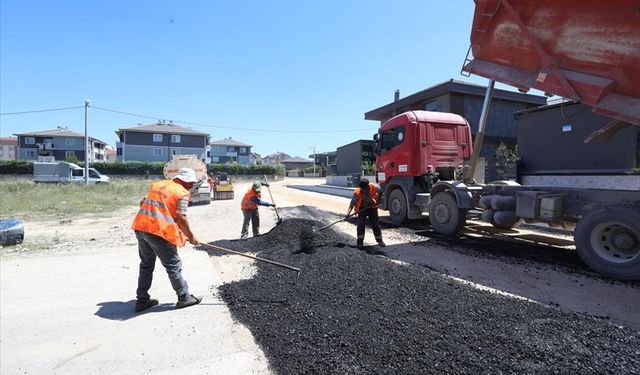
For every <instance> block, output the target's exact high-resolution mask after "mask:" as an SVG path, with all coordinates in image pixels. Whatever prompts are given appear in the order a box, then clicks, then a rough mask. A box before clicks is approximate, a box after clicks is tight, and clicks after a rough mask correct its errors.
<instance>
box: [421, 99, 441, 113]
mask: <svg viewBox="0 0 640 375" xmlns="http://www.w3.org/2000/svg"><path fill="white" fill-rule="evenodd" d="M439 104H440V103H439V102H438V100H432V101H430V102H429V103H426V104H425V105H424V110H425V111H432V112H438V110H439V109H440V105H439Z"/></svg>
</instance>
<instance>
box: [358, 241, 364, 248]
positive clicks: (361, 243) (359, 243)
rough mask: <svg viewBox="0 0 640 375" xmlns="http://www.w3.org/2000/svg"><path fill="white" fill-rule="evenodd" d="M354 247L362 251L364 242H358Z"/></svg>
mask: <svg viewBox="0 0 640 375" xmlns="http://www.w3.org/2000/svg"><path fill="white" fill-rule="evenodd" d="M356 246H358V249H360V250H362V249H364V241H363V240H358V242H357V244H356Z"/></svg>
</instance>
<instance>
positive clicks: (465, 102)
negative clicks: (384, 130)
mask: <svg viewBox="0 0 640 375" xmlns="http://www.w3.org/2000/svg"><path fill="white" fill-rule="evenodd" d="M485 91H486V87H485V86H482V85H476V84H472V83H467V82H462V81H455V80H450V81H446V82H443V83H440V84H437V85H435V86H432V87H430V88H428V89H426V90H423V91H420V92H417V93H415V94H412V95H409V96H407V97H404V98H402V99H400V92H399V91H396V93H395V97H394V101H393V102H391V103H389V104H385V105H383V106H382V107H379V108H376V109H373V110H371V111H369V112H367V113H365V114H364V118H365V120H376V121H379V122H380V124H382V123H384V122H385V121H387V120H389V119H390V118H392V117H394V116H396V115H399V114H401V113H403V112H406V111H411V110H425V111H435V112H450V113H456V114H458V115H460V116H462V117H464V118H465V119H466V120H467V121H468V122H469V125H470V126H471V132H472V134H473V135H474V136H475V134H476V133H477V131H478V122H479V120H480V113H481V112H482V103H483V101H484V94H485ZM545 104H546V97H544V96H538V95H530V94H522V93H519V92H513V91H507V90H499V89H496V90H494V91H493V100H492V101H491V111H490V112H489V117H488V120H487V126H486V129H485V137H484V142H483V147H482V150H481V152H480V156H483V157H485V158H486V160H487V163H488V164H492V163H493V161H494V159H495V153H494V151H495V149H496V147H497V146H498V145H499V144H500V143H504V144H506V145H507V146H510V147H513V146H515V144H516V125H517V121H516V119H515V118H514V113H516V112H519V111H522V110H526V109H529V108H534V107H538V106H541V105H545Z"/></svg>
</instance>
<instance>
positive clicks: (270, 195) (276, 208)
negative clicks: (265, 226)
mask: <svg viewBox="0 0 640 375" xmlns="http://www.w3.org/2000/svg"><path fill="white" fill-rule="evenodd" d="M264 182H266V183H267V190H268V191H269V197H271V203H273V204H276V202H274V200H273V195H272V194H271V188H270V187H269V181H267V175H266V174H265V175H264ZM273 209H274V210H276V217H277V218H278V222H277V223H276V225H280V223H282V219H281V218H280V214H278V207H277V206H276V207H273Z"/></svg>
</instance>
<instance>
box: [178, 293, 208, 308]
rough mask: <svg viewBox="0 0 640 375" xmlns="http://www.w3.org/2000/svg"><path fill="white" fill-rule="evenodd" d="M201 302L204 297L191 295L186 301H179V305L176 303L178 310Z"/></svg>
mask: <svg viewBox="0 0 640 375" xmlns="http://www.w3.org/2000/svg"><path fill="white" fill-rule="evenodd" d="M200 301H202V297H196V296H194V295H193V294H190V295H189V298H188V299H187V300H186V301H178V303H176V309H182V308H185V307H189V306H193V305H197V304H199V303H200Z"/></svg>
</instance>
